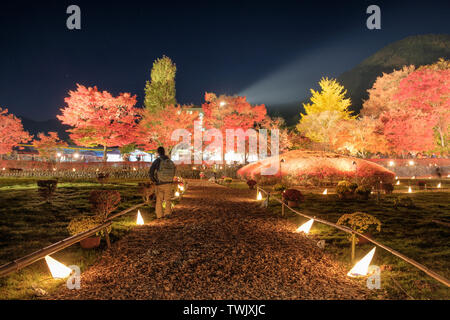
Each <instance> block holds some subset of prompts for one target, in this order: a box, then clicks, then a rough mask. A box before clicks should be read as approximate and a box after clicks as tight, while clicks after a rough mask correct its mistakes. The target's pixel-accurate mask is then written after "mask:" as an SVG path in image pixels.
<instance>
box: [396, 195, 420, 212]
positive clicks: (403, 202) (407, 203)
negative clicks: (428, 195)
mask: <svg viewBox="0 0 450 320" xmlns="http://www.w3.org/2000/svg"><path fill="white" fill-rule="evenodd" d="M394 207H395V208H396V209H397V208H399V207H404V208H409V209H412V208H415V207H416V206H415V204H414V201H413V199H412V198H411V197H408V196H400V197H398V198H396V199H395V200H394Z"/></svg>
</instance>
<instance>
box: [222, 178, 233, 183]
mask: <svg viewBox="0 0 450 320" xmlns="http://www.w3.org/2000/svg"><path fill="white" fill-rule="evenodd" d="M223 182H225V183H231V182H233V179H231V178H228V177H225V178H223Z"/></svg>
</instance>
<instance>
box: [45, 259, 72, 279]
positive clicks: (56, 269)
mask: <svg viewBox="0 0 450 320" xmlns="http://www.w3.org/2000/svg"><path fill="white" fill-rule="evenodd" d="M45 261H46V262H47V265H48V268H49V269H50V273H51V274H52V277H53V278H55V279H63V278H67V277H68V276H70V274H71V273H72V269H70V268H69V267H66V266H65V265H63V264H62V263H61V262H59V261H56V260H55V259H53V258H52V257H50V256H45Z"/></svg>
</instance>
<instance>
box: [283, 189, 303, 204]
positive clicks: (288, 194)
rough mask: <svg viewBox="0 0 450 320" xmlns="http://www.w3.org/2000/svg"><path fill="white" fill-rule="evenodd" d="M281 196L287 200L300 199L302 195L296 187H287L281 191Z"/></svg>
mask: <svg viewBox="0 0 450 320" xmlns="http://www.w3.org/2000/svg"><path fill="white" fill-rule="evenodd" d="M283 198H284V199H285V200H287V201H302V200H303V198H304V197H303V194H302V193H301V192H300V191H298V190H297V189H287V190H285V191H284V192H283Z"/></svg>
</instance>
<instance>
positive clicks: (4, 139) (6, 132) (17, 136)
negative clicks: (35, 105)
mask: <svg viewBox="0 0 450 320" xmlns="http://www.w3.org/2000/svg"><path fill="white" fill-rule="evenodd" d="M31 139H32V137H31V136H30V134H29V133H28V132H26V131H25V130H24V129H23V125H22V121H21V120H20V119H19V118H17V117H16V116H14V115H13V114H8V109H2V108H0V154H8V153H10V152H11V151H12V149H13V147H14V146H16V145H17V144H19V143H21V142H27V141H29V140H31Z"/></svg>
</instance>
